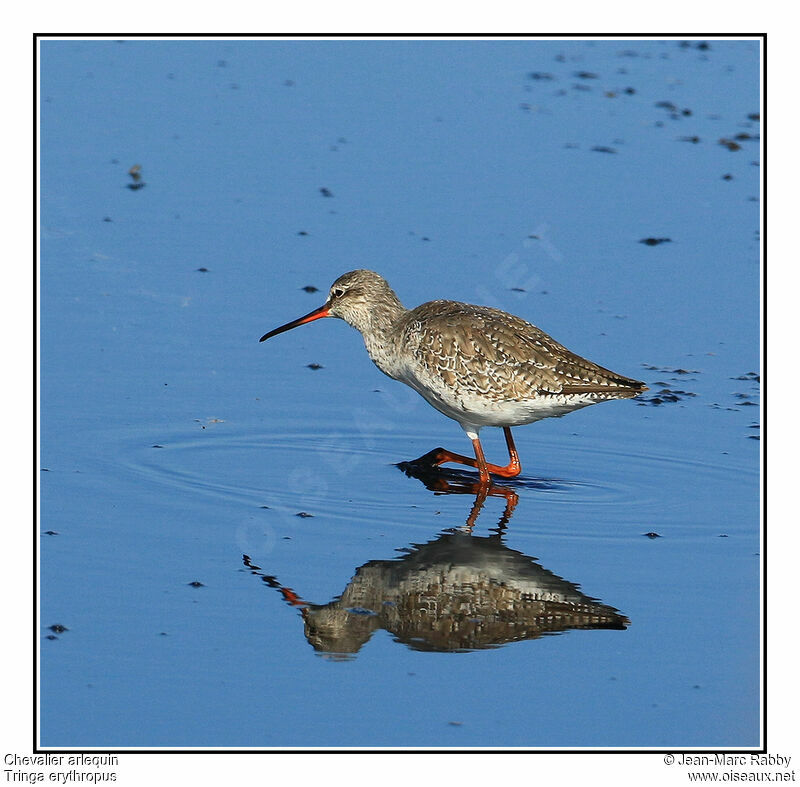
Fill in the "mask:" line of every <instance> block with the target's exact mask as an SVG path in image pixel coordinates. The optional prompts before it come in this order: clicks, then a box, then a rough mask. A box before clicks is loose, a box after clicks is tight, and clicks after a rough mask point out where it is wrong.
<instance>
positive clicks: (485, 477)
mask: <svg viewBox="0 0 800 787" xmlns="http://www.w3.org/2000/svg"><path fill="white" fill-rule="evenodd" d="M503 432H504V434H505V436H506V446H507V447H508V457H509V461H508V464H507V465H506V466H505V467H499V466H498V465H492V464H489V463H488V462H487V461H486V456H485V455H484V453H483V446H482V445H481V441H480V440H479V439H478V438H477V437H475V438H474V439H473V440H472V447H473V449H474V451H475V458H474V459H473V458H472V457H470V456H463V455H462V454H454V453H452V452H451V451H447V450H445V449H444V448H435V449H434V450H433V451H431V452H430V453H427V454H425V456H422V457H420V458H419V459H418V460H417V461H418V462H423V463H430V464H433V465H441V464H444V463H445V462H455V463H456V464H460V465H467V466H468V467H475V468H477V469H478V473H479V474H480V480H481V483H488V482H489V474H490V473H491V474H493V475H497V476H500V477H501V478H514V477H515V476H518V475H519V474H520V472H521V471H522V465H521V464H520V461H519V454H518V453H517V448H516V446H515V445H514V438H513V437H512V436H511V428H510V427H508V426H504V427H503Z"/></svg>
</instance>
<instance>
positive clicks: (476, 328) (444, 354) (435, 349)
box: [403, 301, 645, 400]
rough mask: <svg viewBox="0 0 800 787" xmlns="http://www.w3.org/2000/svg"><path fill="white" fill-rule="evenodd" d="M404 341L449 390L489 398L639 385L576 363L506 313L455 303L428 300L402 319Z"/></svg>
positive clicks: (632, 391)
mask: <svg viewBox="0 0 800 787" xmlns="http://www.w3.org/2000/svg"><path fill="white" fill-rule="evenodd" d="M405 319H406V326H405V330H404V332H403V342H404V344H405V346H406V349H408V350H410V351H411V352H412V353H413V355H414V357H415V359H416V360H417V361H418V362H420V363H422V364H423V365H425V366H427V367H428V368H429V369H430V370H431V371H432V372H435V373H437V374H438V375H439V376H440V377H441V378H442V379H443V380H444V382H445V383H446V384H447V385H448V386H452V387H455V388H461V387H465V388H468V389H469V390H470V391H472V392H480V393H482V394H484V395H486V396H489V397H490V398H494V399H498V400H500V399H527V398H530V397H531V396H534V395H536V394H573V393H574V394H577V393H584V394H591V393H597V394H607V395H610V396H613V397H625V396H635V395H636V394H637V393H639V392H640V391H642V390H645V386H644V384H643V383H641V382H639V381H638V380H633V379H631V378H629V377H624V376H622V375H619V374H616V373H615V372H612V371H610V370H609V369H604V368H603V367H602V366H598V365H597V364H595V363H592V362H591V361H588V360H586V359H585V358H581V357H580V356H578V355H575V353H573V352H571V351H570V350H568V349H567V348H566V347H564V346H563V345H561V344H559V343H558V342H556V341H555V340H554V339H553V338H551V337H550V336H548V335H547V334H546V333H545V332H544V331H542V330H540V329H539V328H537V327H536V326H535V325H531V323H529V322H526V321H525V320H523V319H521V318H519V317H515V316H514V315H512V314H507V313H505V312H502V311H499V310H498V309H491V308H489V307H486V306H472V305H468V304H464V303H458V302H457V301H431V302H429V303H424V304H422V306H418V307H417V308H416V309H413V310H412V311H411V312H409V313H408V315H407V316H406V318H405Z"/></svg>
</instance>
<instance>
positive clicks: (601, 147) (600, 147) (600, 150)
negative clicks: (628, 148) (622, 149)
mask: <svg viewBox="0 0 800 787" xmlns="http://www.w3.org/2000/svg"><path fill="white" fill-rule="evenodd" d="M592 150H593V151H594V152H595V153H616V152H617V150H616V148H610V147H608V145H595V146H594V147H593V148H592Z"/></svg>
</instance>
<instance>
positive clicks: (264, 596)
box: [39, 40, 761, 748]
mask: <svg viewBox="0 0 800 787" xmlns="http://www.w3.org/2000/svg"><path fill="white" fill-rule="evenodd" d="M759 57H760V52H759V45H758V43H757V42H754V41H744V40H740V41H713V42H712V43H711V44H710V48H709V49H702V48H698V47H697V45H696V43H693V44H691V45H682V44H681V43H680V42H677V41H647V42H644V41H632V40H626V41H575V42H570V41H495V42H480V41H395V42H389V41H384V42H379V41H327V42H326V41H294V42H278V41H149V42H148V41H91V40H89V41H43V42H41V269H40V286H41V310H40V316H41V331H40V335H41V435H42V439H41V462H42V473H41V527H40V529H41V532H42V535H41V543H40V558H41V565H40V578H41V596H40V609H41V630H42V641H41V654H40V677H41V690H40V697H39V699H40V731H39V734H40V743H41V745H42V746H43V747H52V748H60V747H81V748H86V747H103V748H119V747H148V748H155V747H178V746H200V747H228V746H229V747H289V746H297V747H312V746H321V747H333V746H343V747H356V746H359V747H360V746H388V747H403V746H412V747H421V746H434V747H448V748H450V747H462V746H464V747H476V746H492V747H516V746H521V747H601V746H609V747H617V748H618V747H645V748H652V747H662V746H663V747H670V748H680V747H704V748H720V747H757V746H758V745H760V741H761V722H760V715H759V703H760V699H761V696H760V663H759V632H760V607H759V585H760V554H759V550H760V530H759V449H760V443H759V441H758V439H757V438H758V436H759V428H758V427H759V423H760V417H759V411H760V408H759V406H758V405H759V384H758V380H757V379H756V375H758V373H759V368H760V356H759V302H760V301H759V280H760V248H759V237H758V228H759V209H760V208H759V195H760V183H759V175H760V172H759V166H758V164H759V140H758V136H759V123H758V119H757V117H754V115H756V114H757V113H758V111H759V104H760V96H759ZM665 102H669V105H667V104H666V103H665ZM659 104H661V105H659ZM737 135H738V136H737ZM721 139H722V140H728V141H729V143H730V144H728V143H725V144H720V142H719V140H721ZM731 148H735V149H731ZM134 165H139V166H140V167H141V169H140V171H139V172H138V173H137V172H135V174H136V175H137V177H138V178H139V179H138V180H136V179H135V178H134V176H133V175H131V174H129V170H130V169H131V167H133V166H134ZM141 184H144V185H141ZM131 186H134V187H135V188H130V187H131ZM323 189H324V190H326V191H325V192H324V193H323V191H322V190H323ZM325 194H329V195H330V196H325ZM647 238H654V239H669V240H668V241H664V242H660V243H657V244H656V245H648V244H646V243H641V242H640V241H642V240H644V239H647ZM360 267H363V268H371V269H374V270H377V271H378V272H380V273H381V274H382V275H384V276H385V277H386V278H387V279H388V280H389V282H390V283H391V284H392V286H393V287H394V289H395V290H396V291H397V293H398V295H399V296H400V297H401V299H402V300H403V301H404V303H405V304H406V305H407V306H415V305H417V304H418V303H421V302H423V301H426V300H430V299H433V298H451V299H457V300H464V301H468V302H476V303H482V304H486V305H490V306H497V307H499V308H503V309H505V310H507V311H511V312H514V313H516V314H519V315H520V316H522V317H524V318H526V319H528V320H530V321H531V322H534V323H535V324H536V325H538V326H540V327H541V328H542V329H544V330H545V331H547V332H548V333H550V334H552V335H553V336H554V337H555V338H556V339H557V340H558V341H560V342H562V343H564V344H566V345H567V346H568V347H570V348H571V349H573V350H575V351H576V352H578V353H580V354H581V355H584V356H586V357H588V358H591V359H593V360H595V361H597V362H598V363H601V364H602V365H604V366H608V367H610V368H612V369H614V370H616V371H619V372H621V373H623V374H627V375H630V376H633V377H638V378H639V379H643V380H645V381H646V382H647V383H648V385H649V386H650V391H648V392H647V393H646V394H645V395H644V396H643V397H642V398H641V399H640V400H629V401H623V402H613V403H608V404H603V405H601V406H599V407H591V408H587V409H584V410H581V411H579V412H576V413H574V414H572V415H570V416H569V417H567V418H563V419H550V420H549V421H544V422H541V423H537V424H535V425H532V426H529V427H524V428H519V429H517V430H515V436H516V441H517V447H518V449H519V451H520V454H521V458H522V462H523V479H522V481H521V482H519V483H509V484H507V485H506V491H505V492H502V490H501V492H499V493H498V494H497V495H494V496H491V497H489V498H488V499H487V500H486V501H485V502H484V504H483V507H482V509H481V510H480V511H479V512H478V515H477V518H476V519H475V518H474V517H473V519H472V520H470V523H471V524H472V528H471V530H468V528H467V521H468V517H470V512H471V511H472V510H473V506H474V504H475V502H476V501H475V495H474V494H471V493H470V491H469V489H466V490H465V489H464V488H461V487H463V486H464V484H463V483H462V484H461V485H459V483H458V481H459V478H462V477H461V476H458V474H454V475H451V476H447V477H448V478H450V480H451V481H453V482H454V485H455V486H456V489H455V490H451V491H457V492H459V493H458V494H441V493H435V492H433V491H431V490H430V489H428V488H426V486H425V485H424V484H423V483H420V481H419V480H418V479H416V478H413V477H409V476H406V475H405V474H404V473H403V472H401V470H399V469H398V468H397V467H396V466H395V465H396V463H398V462H401V461H403V460H410V459H413V458H414V457H417V456H419V455H421V454H424V453H425V452H426V451H428V450H430V449H432V448H434V447H436V446H439V445H444V446H446V447H447V448H450V449H451V450H454V451H461V452H468V450H469V443H468V441H467V440H466V438H465V437H464V435H463V433H462V431H461V430H460V428H459V427H458V425H457V424H455V423H454V422H451V421H449V420H447V419H445V418H443V417H442V416H441V415H440V414H439V413H437V412H436V411H434V410H433V409H432V408H430V407H429V406H428V405H427V404H426V403H425V402H424V401H423V400H422V399H420V398H419V397H418V396H417V395H416V394H415V393H414V392H413V391H411V390H410V389H406V388H405V387H403V386H401V385H400V384H398V383H396V382H394V381H392V380H389V379H388V378H386V377H384V376H382V375H381V374H380V373H379V372H378V371H377V370H376V369H375V367H374V366H373V364H372V363H371V362H370V361H369V359H368V357H367V355H366V353H365V352H364V349H363V344H362V342H361V339H360V337H359V336H358V334H357V333H356V332H355V331H353V330H352V329H351V328H349V327H348V326H347V325H345V324H344V323H343V322H340V321H337V320H323V321H320V322H317V323H315V324H313V325H308V326H304V327H302V328H299V329H298V330H296V331H292V332H289V333H286V334H284V335H282V336H279V337H275V338H274V339H272V340H270V341H269V342H266V343H265V344H259V343H258V337H259V336H261V335H262V334H263V333H264V332H265V331H267V330H269V329H271V328H274V327H276V326H278V325H280V324H282V323H284V322H287V321H288V320H290V319H293V318H295V317H297V316H300V315H302V314H305V313H306V312H308V311H310V310H311V309H312V308H314V307H316V306H318V305H320V304H321V303H322V302H323V300H324V298H325V295H326V293H327V288H328V287H329V286H330V283H331V282H332V281H333V279H335V278H336V277H337V276H338V275H339V274H341V273H343V272H345V271H347V270H351V269H353V268H360ZM306 286H313V287H316V288H318V291H317V292H312V293H308V292H305V291H304V290H303V289H302V288H303V287H306ZM309 364H318V365H320V366H321V367H322V368H318V369H311V368H308V365H309ZM739 378H741V379H739ZM665 390H666V394H665V393H662V392H663V391H665ZM482 438H484V447H485V449H486V451H487V454H488V456H489V459H490V461H495V462H502V461H503V460H504V453H503V452H504V446H503V441H502V434H501V433H500V431H499V430H485V431H484V432H483V433H482ZM467 486H469V485H468V484H467ZM508 490H510V491H508ZM514 496H515V497H516V505H515V506H514V507H513V511H511V512H510V513H508V512H507V515H506V516H505V517H503V514H504V509H505V508H506V507H507V505H508V501H509V499H511V498H512V497H514ZM298 514H303V516H298ZM309 515H310V516H309ZM501 518H502V520H503V521H501ZM473 520H474V521H473ZM506 520H507V521H506ZM46 531H51V533H50V534H48V533H47V532H46ZM646 533H651V534H658V536H659V537H647V536H646V535H645V534H646ZM451 538H457V539H459V541H458V543H459V544H460V547H459V549H460V550H462V551H459V552H458V556H457V557H453V556H452V555H451V556H450V557H447V555H445V558H441V551H437V550H440V545H441V544H443V543H446V542H447V543H449V542H448V539H451ZM431 544H433V546H431ZM486 550H488V551H486ZM448 554H449V553H448ZM243 555H246V556H247V558H246V559H243ZM437 556H438V557H437ZM403 558H406V560H405V561H403V562H401V561H402V559H403ZM415 561H416V562H415ZM423 563H424V565H425V570H424V571H422V570H419V571H418V570H417V569H418V568H419V565H421V564H423ZM523 564H524V566H525V568H524V569H522V568H520V569H519V572H518V573H515V571H516V569H513V567H514V566H523ZM410 566H415V567H416V568H409V567H410ZM255 567H257V568H255ZM512 569H513V570H512ZM414 571H417V573H414ZM481 571H488V572H489V573H491V572H494V574H493V577H494V579H493V580H492V583H493V585H492V587H493V588H494V591H493V592H495V591H497V588H505V590H504V591H503V592H508V593H514V592H516V591H517V590H518V589H520V588H521V590H520V592H521V593H523V594H524V593H529V594H530V588H531V586H532V585H531V583H535V582H540V581H545V580H546V582H545V584H547V582H551V581H552V582H556V584H557V587H558V588H560V589H561V590H564V589H570V590H569V592H575V593H580V594H583V596H585V597H586V598H588V599H591V600H593V601H591V602H590V601H587V602H586V603H594V604H598V605H601V606H602V607H604V608H611V609H613V610H614V611H615V612H616V613H617V614H618V615H619V618H618V619H617V621H618V622H620V625H619V626H618V627H616V628H602V629H592V628H589V629H581V628H576V627H575V626H574V625H571V624H565V625H564V626H563V627H562V629H561V631H560V633H559V632H558V631H549V632H545V631H540V630H539V629H538V628H537V626H539V625H540V624H541V616H540V618H538V619H537V620H538V623H533V622H530V621H528V623H526V624H525V626H522V627H521V628H520V626H519V625H517V628H515V629H514V632H512V631H511V630H510V629H508V628H507V629H503V627H502V625H500V623H499V622H503V625H506V626H508V624H509V621H510V620H511V621H512V622H513V620H516V622H517V623H518V624H519V622H520V620H523V619H524V615H525V614H527V613H526V612H524V611H523V612H519V610H520V609H521V608H524V609H528V608H527V607H525V605H524V603H523V602H522V601H520V602H519V604H522V607H520V606H519V604H518V606H517V607H514V609H516V610H517V612H519V615H520V616H521V617H519V618H514V614H516V613H513V612H511V611H509V609H510V608H509V609H505V610H503V609H500V610H496V616H495V617H496V620H495V619H494V618H492V616H491V615H488V614H487V613H486V611H485V610H483V611H482V612H481V613H480V614H478V613H476V612H475V610H474V608H473V607H471V606H470V604H471V603H472V602H471V601H470V600H469V599H472V598H473V597H472V596H470V595H469V594H470V593H471V592H472V591H473V590H474V591H475V597H477V595H478V591H477V590H475V588H477V587H478V586H479V584H480V582H482V581H486V582H488V580H486V577H485V576H484V574H481ZM381 572H383V574H385V575H387V576H389V575H391V576H392V577H395V579H396V578H397V577H399V576H401V575H402V576H403V577H405V579H404V580H403V581H405V582H406V585H408V586H411V585H413V586H414V587H417V588H419V587H422V586H423V585H425V583H426V582H427V583H430V582H431V581H432V580H431V577H432V576H433V575H434V574H436V575H437V576H439V577H440V580H441V583H442V586H441V588H440V589H439V590H438V591H435V587H438V585H436V583H434V586H435V587H434V590H431V588H430V587H429V586H428V585H425V588H426V589H425V593H423V596H424V598H423V599H422V600H421V601H420V602H419V605H418V606H417V607H414V605H413V603H412V600H411V599H412V597H413V593H412V594H411V595H408V594H406V595H403V592H402V591H400V590H398V588H399V587H400V585H392V584H391V582H390V583H389V584H388V585H386V586H385V587H384V586H381V587H374V586H373V585H370V591H369V593H371V594H372V595H369V594H367V595H366V596H364V598H369V599H370V602H369V603H371V604H372V605H373V606H368V605H365V604H366V602H365V603H363V604H362V603H360V602H359V603H356V602H352V606H347V605H348V604H350V603H351V602H350V601H348V599H350V595H349V594H353V593H355V591H356V590H359V588H362V589H363V587H364V586H365V585H364V583H366V582H367V581H368V580H367V579H366V578H368V577H373V576H374V575H376V574H377V573H381ZM404 572H405V573H404ZM426 572H427V573H426ZM437 572H438V574H437ZM553 576H555V578H556V579H554V580H551V579H550V578H551V577H553ZM481 577H483V579H481ZM498 577H499V578H498ZM354 578H355V579H354ZM393 581H394V580H393ZM398 581H400V580H398ZM437 581H439V580H437ZM414 582H416V583H417V584H416V585H414ZM448 582H454V583H455V586H457V587H458V588H460V591H459V592H463V593H465V594H467V596H469V599H467V600H464V599H465V598H466V597H467V596H465V597H464V598H462V597H461V596H459V595H458V594H456V596H452V595H448V592H447V589H448V587H450V589H451V590H452V587H451V586H450V585H448ZM459 582H461V583H462V584H461V585H458V583H459ZM191 583H200V584H194V585H193V584H191ZM359 583H361V584H359ZM504 583H505V584H504ZM525 583H528V584H525ZM401 584H402V583H401ZM406 585H403V587H406ZM575 586H579V590H578V589H577V588H576V587H575ZM480 587H483V586H482V585H481V586H480ZM348 588H349V590H348ZM281 589H283V590H281ZM434 591H435V592H434ZM359 592H360V591H359ZM415 592H416V591H415ZM497 592H500V591H497ZM559 592H561V591H559ZM564 592H566V591H564ZM436 593H438V595H436ZM342 594H344V595H343V598H342V601H341V603H340V602H338V601H337V598H338V597H339V596H340V595H342ZM425 594H427V595H425ZM521 598H522V597H521ZM524 598H528V597H527V596H525V597H524ZM454 599H455V600H454ZM525 603H528V602H525ZM420 605H421V607H424V610H425V611H424V612H421V611H420ZM448 605H453V609H454V610H455V612H453V613H452V614H450V613H448V612H447V609H448ZM373 607H376V608H373ZM317 611H318V612H317ZM404 612H407V613H408V614H409V615H410V618H406V619H405V622H404V623H403V624H402V625H401V624H400V623H399V622H398V621H402V620H404V619H403V614H404ZM412 612H413V614H411V613H412ZM312 613H314V614H318V618H317V619H322V618H323V617H324V615H326V614H330V615H331V616H332V619H334V620H333V624H332V625H334V627H335V626H339V628H336V629H335V631H336V636H328V637H327V638H326V637H325V636H323V637H322V638H321V639H315V636H316V635H315V634H314V632H312V631H311V630H310V628H309V627H308V625H307V624H308V622H309V619H311V618H312V617H313V615H312ZM411 618H413V620H414V621H416V622H415V623H411V624H408V625H409V626H410V629H409V628H404V627H403V626H405V625H406V624H407V622H408V620H409V619H411ZM420 621H422V622H421V623H420ZM426 621H427V622H430V621H433V629H431V630H428V631H427V633H425V631H423V629H424V625H423V624H425V623H426ZM498 621H499V622H498ZM621 621H624V622H621ZM490 622H491V624H492V626H494V625H495V624H497V630H495V629H492V631H494V634H493V635H490V634H489V633H486V639H485V640H481V639H480V636H479V633H480V632H482V631H484V629H482V628H481V626H485V630H486V632H488V631H489V628H490V626H489V623H490ZM437 625H439V626H440V629H439V630H438V632H435V631H434V630H435V629H436V626H437ZM51 626H63V627H66V629H67V630H66V631H61V630H59V631H55V632H54V631H53V630H52V629H51V628H50V627H51ZM415 626H417V627H416V628H415ZM473 628H475V632H478V633H475V634H474V637H473V639H469V638H468V637H466V635H465V634H464V632H466V631H470V632H471V631H472V630H473ZM498 631H500V633H498ZM503 632H505V633H503ZM329 633H330V632H329ZM481 636H482V634H481ZM492 636H494V637H495V640H492ZM315 644H316V649H315ZM337 647H338V648H339V649H338V650H337V649H336V648H337Z"/></svg>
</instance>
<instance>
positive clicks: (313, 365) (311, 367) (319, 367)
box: [306, 363, 325, 372]
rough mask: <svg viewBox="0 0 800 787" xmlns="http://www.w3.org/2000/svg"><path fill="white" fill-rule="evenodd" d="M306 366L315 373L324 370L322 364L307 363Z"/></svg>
mask: <svg viewBox="0 0 800 787" xmlns="http://www.w3.org/2000/svg"><path fill="white" fill-rule="evenodd" d="M306 366H307V367H308V368H309V369H313V370H314V371H315V372H316V371H317V369H324V368H325V367H324V366H323V365H322V364H320V363H308V364H306Z"/></svg>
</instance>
